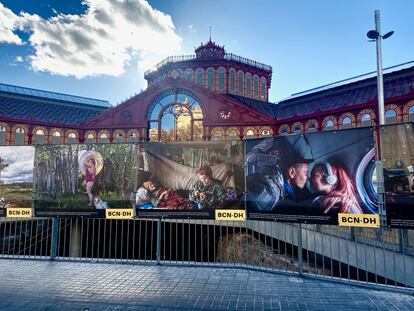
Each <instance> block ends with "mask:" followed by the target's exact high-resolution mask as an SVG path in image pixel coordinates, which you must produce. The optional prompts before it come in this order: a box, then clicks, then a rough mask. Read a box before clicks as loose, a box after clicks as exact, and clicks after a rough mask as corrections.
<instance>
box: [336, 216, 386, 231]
mask: <svg viewBox="0 0 414 311" xmlns="http://www.w3.org/2000/svg"><path fill="white" fill-rule="evenodd" d="M338 223H339V225H340V226H348V227H369V228H379V227H380V219H379V215H371V214H344V213H339V214H338Z"/></svg>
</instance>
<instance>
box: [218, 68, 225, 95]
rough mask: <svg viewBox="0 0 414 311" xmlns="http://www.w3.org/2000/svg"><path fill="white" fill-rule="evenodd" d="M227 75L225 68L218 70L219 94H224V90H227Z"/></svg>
mask: <svg viewBox="0 0 414 311" xmlns="http://www.w3.org/2000/svg"><path fill="white" fill-rule="evenodd" d="M225 75H226V70H225V69H224V68H220V69H219V70H218V89H219V92H224V90H225V87H226V86H225V82H226V79H225Z"/></svg>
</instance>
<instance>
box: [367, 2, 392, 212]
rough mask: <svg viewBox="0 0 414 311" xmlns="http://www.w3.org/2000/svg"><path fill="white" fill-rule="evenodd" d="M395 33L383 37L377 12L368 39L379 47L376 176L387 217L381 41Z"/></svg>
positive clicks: (380, 203) (381, 207)
mask: <svg viewBox="0 0 414 311" xmlns="http://www.w3.org/2000/svg"><path fill="white" fill-rule="evenodd" d="M393 33H394V31H390V32H387V33H386V34H385V35H381V22H380V11H379V10H375V30H370V31H368V33H367V37H368V38H369V39H371V40H370V41H371V42H373V41H375V42H376V46H377V88H378V120H379V126H380V127H377V128H376V143H377V149H376V158H377V161H376V174H377V184H378V188H377V189H378V196H379V202H378V203H379V214H380V216H385V210H384V207H385V200H384V193H385V191H384V190H385V189H384V174H383V163H382V150H381V147H382V146H381V126H382V125H384V124H385V113H384V81H383V74H382V49H381V40H382V39H384V40H385V39H387V38H389V37H391V36H392V35H393Z"/></svg>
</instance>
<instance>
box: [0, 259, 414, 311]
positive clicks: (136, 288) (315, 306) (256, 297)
mask: <svg viewBox="0 0 414 311" xmlns="http://www.w3.org/2000/svg"><path fill="white" fill-rule="evenodd" d="M0 271H1V272H0V310H13V311H14V310H31V311H35V310H59V311H65V310H80V311H82V310H86V309H85V308H87V309H89V310H90V311H93V310H117V311H121V310H128V311H132V310H136V311H138V310H139V311H141V310H151V311H155V310H157V311H166V310H187V311H188V310H249V311H250V310H364V311H366V310H413V306H414V297H413V296H410V295H406V294H400V293H393V292H388V291H379V290H372V289H367V288H360V287H355V286H351V285H345V284H338V283H333V282H325V281H321V280H313V279H307V278H303V279H302V278H299V277H294V276H288V275H282V274H280V275H279V274H273V273H266V272H257V271H250V270H244V269H225V268H213V267H211V268H210V267H209V268H205V267H190V268H188V267H171V266H141V265H123V264H108V263H86V262H60V261H32V260H12V259H0Z"/></svg>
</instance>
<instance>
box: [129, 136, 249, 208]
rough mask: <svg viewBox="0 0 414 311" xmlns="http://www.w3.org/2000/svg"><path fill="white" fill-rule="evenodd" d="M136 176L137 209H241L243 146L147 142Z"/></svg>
mask: <svg viewBox="0 0 414 311" xmlns="http://www.w3.org/2000/svg"><path fill="white" fill-rule="evenodd" d="M138 150H139V151H138V152H139V156H138V157H137V158H139V159H142V160H141V163H142V165H140V166H141V167H140V168H139V169H138V173H137V190H136V193H135V206H136V208H137V209H138V210H151V211H152V212H154V211H156V210H170V211H212V210H215V209H221V208H240V198H241V196H242V194H243V189H244V174H243V167H242V164H243V154H244V151H243V144H242V143H241V142H237V143H235V142H234V143H231V142H220V143H215V142H209V143H206V142H203V143H171V144H162V143H143V144H140V147H139V148H138Z"/></svg>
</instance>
